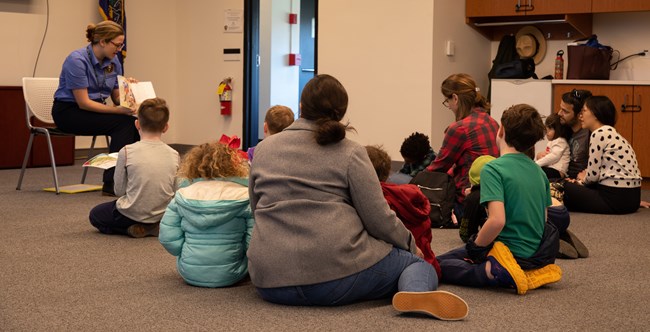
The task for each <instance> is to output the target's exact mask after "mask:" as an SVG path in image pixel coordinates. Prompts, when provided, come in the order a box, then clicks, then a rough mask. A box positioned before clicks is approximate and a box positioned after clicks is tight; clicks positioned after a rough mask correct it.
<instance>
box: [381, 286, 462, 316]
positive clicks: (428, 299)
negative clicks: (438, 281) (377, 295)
mask: <svg viewBox="0 0 650 332" xmlns="http://www.w3.org/2000/svg"><path fill="white" fill-rule="evenodd" d="M393 308H395V310H397V311H399V312H415V313H422V314H426V315H429V316H432V317H435V318H438V319H440V320H461V319H463V318H465V317H467V313H468V312H469V308H468V306H467V303H466V302H465V301H464V300H463V299H461V298H460V297H459V296H457V295H455V294H452V293H449V292H445V291H431V292H398V293H397V294H395V296H393Z"/></svg>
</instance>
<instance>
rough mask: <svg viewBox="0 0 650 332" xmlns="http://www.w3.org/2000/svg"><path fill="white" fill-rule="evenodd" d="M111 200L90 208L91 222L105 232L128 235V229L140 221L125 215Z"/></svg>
mask: <svg viewBox="0 0 650 332" xmlns="http://www.w3.org/2000/svg"><path fill="white" fill-rule="evenodd" d="M116 202H117V201H116V200H115V201H111V202H106V203H102V204H99V205H97V206H95V207H94V208H93V209H92V210H90V215H89V216H88V218H89V219H90V224H91V225H93V226H95V228H97V229H98V230H99V231H100V232H102V233H104V234H123V235H128V233H127V232H126V230H127V229H128V228H129V227H130V226H132V225H135V224H139V222H137V221H134V220H132V219H131V218H129V217H126V216H124V215H123V214H121V213H120V211H118V210H117V207H116V206H115V203H116Z"/></svg>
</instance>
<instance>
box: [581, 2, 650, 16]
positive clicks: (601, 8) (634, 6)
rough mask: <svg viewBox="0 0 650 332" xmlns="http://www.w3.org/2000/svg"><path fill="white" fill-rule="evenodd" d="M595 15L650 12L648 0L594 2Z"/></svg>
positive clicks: (592, 6) (593, 10)
mask: <svg viewBox="0 0 650 332" xmlns="http://www.w3.org/2000/svg"><path fill="white" fill-rule="evenodd" d="M591 11H592V12H593V13H616V12H641V11H650V1H648V0H593V2H592V3H591Z"/></svg>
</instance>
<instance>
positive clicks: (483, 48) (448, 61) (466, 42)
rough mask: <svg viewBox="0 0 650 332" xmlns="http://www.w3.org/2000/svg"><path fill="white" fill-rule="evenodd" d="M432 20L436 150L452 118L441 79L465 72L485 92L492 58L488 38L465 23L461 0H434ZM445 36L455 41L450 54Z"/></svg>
mask: <svg viewBox="0 0 650 332" xmlns="http://www.w3.org/2000/svg"><path fill="white" fill-rule="evenodd" d="M433 22H434V29H433V31H434V34H433V91H432V93H431V98H432V101H431V103H432V105H433V116H432V119H431V135H430V137H431V144H432V146H433V148H434V150H436V152H437V151H438V150H439V149H440V145H441V144H442V140H443V137H444V134H443V133H444V130H445V129H446V128H447V126H449V124H450V123H451V122H452V121H453V120H454V117H453V114H452V112H451V111H450V110H448V109H447V108H445V107H444V106H442V101H443V96H442V93H441V92H440V85H441V84H442V81H444V80H445V79H446V78H447V77H448V76H449V75H451V74H455V73H467V74H469V75H471V76H472V77H473V78H474V80H475V81H476V84H477V85H478V87H479V89H480V90H481V91H480V92H481V93H485V94H487V87H488V86H487V85H488V78H487V73H488V72H489V71H490V66H491V64H492V62H491V60H490V59H489V58H488V54H487V53H488V50H489V48H490V41H488V40H487V39H485V38H484V37H483V36H482V35H481V34H480V33H478V32H477V31H476V30H474V29H472V28H470V27H469V26H468V25H466V24H465V2H464V1H458V0H436V1H435V8H434V20H433ZM448 40H449V41H453V42H454V45H455V47H454V49H455V51H454V55H453V56H447V55H446V54H445V50H446V43H447V41H448Z"/></svg>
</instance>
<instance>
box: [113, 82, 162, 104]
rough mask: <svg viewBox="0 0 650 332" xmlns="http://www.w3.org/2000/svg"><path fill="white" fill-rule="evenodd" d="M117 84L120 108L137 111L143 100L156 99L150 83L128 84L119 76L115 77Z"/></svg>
mask: <svg viewBox="0 0 650 332" xmlns="http://www.w3.org/2000/svg"><path fill="white" fill-rule="evenodd" d="M117 82H118V85H119V91H120V106H123V107H127V108H130V109H132V110H134V111H137V110H138V107H139V106H140V104H141V103H142V102H143V101H144V100H146V99H149V98H156V92H155V91H154V89H153V84H152V83H151V82H129V81H128V80H127V79H126V78H125V77H124V76H121V75H118V76H117Z"/></svg>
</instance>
